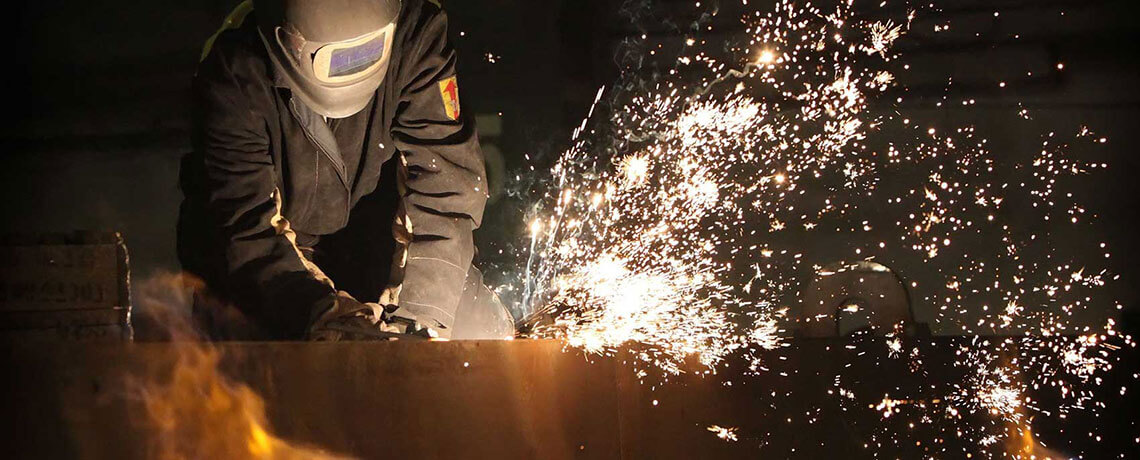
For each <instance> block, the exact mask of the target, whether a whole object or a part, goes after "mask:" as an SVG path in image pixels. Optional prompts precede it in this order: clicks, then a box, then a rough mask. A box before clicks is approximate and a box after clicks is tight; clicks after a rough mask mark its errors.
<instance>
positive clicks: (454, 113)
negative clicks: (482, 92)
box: [439, 75, 459, 120]
mask: <svg viewBox="0 0 1140 460" xmlns="http://www.w3.org/2000/svg"><path fill="white" fill-rule="evenodd" d="M439 96H440V98H441V99H442V100H443V111H444V113H446V114H447V118H450V119H452V120H458V119H459V84H458V83H456V82H455V76H454V75H452V76H450V77H447V78H444V79H443V80H440V82H439Z"/></svg>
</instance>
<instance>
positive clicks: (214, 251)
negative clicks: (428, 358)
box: [178, 0, 487, 339]
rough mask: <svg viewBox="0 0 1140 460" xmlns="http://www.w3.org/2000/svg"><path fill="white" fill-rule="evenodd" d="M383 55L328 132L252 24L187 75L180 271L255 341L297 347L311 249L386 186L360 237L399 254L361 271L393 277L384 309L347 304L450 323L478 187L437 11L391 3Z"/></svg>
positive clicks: (308, 300)
mask: <svg viewBox="0 0 1140 460" xmlns="http://www.w3.org/2000/svg"><path fill="white" fill-rule="evenodd" d="M251 14H256V11H254V12H253V13H251ZM391 52H392V55H391V61H390V63H389V66H390V67H389V69H388V73H387V76H386V77H385V80H384V82H383V84H382V85H381V86H380V88H379V89H378V90H377V92H376V95H375V98H374V99H373V100H372V102H371V103H370V104H369V105H368V106H367V107H366V108H365V109H364V110H362V111H361V112H359V113H357V114H355V115H352V116H350V117H348V118H343V119H328V120H326V119H324V118H323V117H322V116H320V115H319V114H317V113H315V112H313V111H312V110H310V109H309V108H307V107H306V106H305V105H304V103H302V102H301V101H300V100H299V98H296V97H293V95H292V94H291V92H290V90H289V88H288V85H287V84H286V83H285V82H284V80H283V79H281V78H280V77H279V76H277V75H275V74H274V71H273V68H272V66H271V65H270V63H269V60H268V57H267V55H266V50H265V46H264V45H263V42H262V41H261V40H260V39H259V37H258V34H257V29H256V21H255V20H254V19H253V18H246V19H245V20H244V21H243V23H242V25H241V26H240V27H237V28H235V29H233V30H227V31H224V32H222V33H220V34H219V35H218V36H217V37H216V39H215V40H214V41H213V45H212V48H211V50H210V51H209V53H208V54H207V55H206V57H205V58H204V60H203V62H202V63H201V64H200V66H199V69H198V73H197V75H196V76H195V79H194V85H193V88H194V102H195V117H194V118H195V119H194V128H193V136H194V139H193V141H194V150H193V152H192V153H190V154H188V155H187V156H186V157H185V158H184V159H183V166H182V174H181V186H182V190H183V194H184V197H185V199H184V201H183V203H182V209H181V212H180V218H179V224H178V250H179V258H180V260H181V261H182V264H183V267H184V269H185V270H187V271H189V272H191V273H194V274H196V275H198V276H200V277H202V278H203V279H204V280H205V281H206V283H207V285H208V286H209V287H210V288H211V290H212V291H213V292H214V293H215V294H217V295H221V296H223V297H224V298H226V299H227V300H229V301H232V302H234V303H236V304H237V305H238V306H239V307H240V308H241V309H242V310H243V311H244V312H245V313H247V314H248V316H250V317H251V318H253V319H254V320H255V322H256V323H257V324H259V325H260V326H262V329H263V330H264V332H266V333H267V336H268V337H270V338H282V339H288V338H298V337H300V336H301V335H302V334H303V333H304V329H305V326H306V324H307V322H308V321H309V320H310V318H311V317H312V314H313V312H312V309H313V308H314V305H318V304H320V303H321V302H322V301H323V300H322V299H328V298H329V297H330V296H334V295H335V293H336V291H337V289H338V287H337V286H336V284H335V282H334V280H335V278H336V277H335V276H334V277H332V278H331V279H330V277H329V276H327V275H326V273H325V271H324V270H322V268H323V267H321V263H320V259H319V257H317V258H315V257H314V251H313V248H319V247H320V242H321V239H322V238H324V237H326V236H328V235H333V234H335V233H337V232H338V231H341V230H342V229H344V228H345V227H346V226H347V225H348V223H349V220H350V216H352V215H353V214H354V212H355V209H356V208H357V205H358V203H360V202H361V201H362V200H365V201H367V200H369V199H371V198H370V196H374V195H376V194H379V193H380V191H381V190H384V189H386V188H387V189H390V190H393V195H392V200H393V201H396V202H397V203H396V204H397V205H398V206H396V211H395V212H394V213H393V216H394V220H391V221H389V222H388V223H387V224H388V227H389V228H386V229H379V228H377V229H375V230H376V232H375V236H374V238H388V239H391V238H393V237H394V238H395V239H396V240H397V242H398V243H399V244H398V245H397V246H396V247H397V249H396V250H395V251H394V252H390V253H389V254H391V258H392V259H393V260H384V261H372V262H373V263H378V264H382V265H388V264H391V266H392V267H393V268H394V269H393V270H392V272H391V274H390V277H391V279H390V280H384V281H388V285H389V289H388V290H387V291H385V294H384V295H385V296H386V297H388V298H387V299H376V298H368V299H359V300H360V301H364V302H375V301H377V300H386V301H397V302H398V303H399V305H400V307H401V308H406V309H408V310H410V311H412V312H414V313H415V314H416V315H417V317H419V319H420V321H421V322H426V324H427V325H429V326H448V325H450V324H451V322H452V321H453V320H454V314H455V309H456V306H457V303H458V301H459V297H460V294H461V292H462V290H463V282H464V277H465V275H466V273H467V271H468V267H469V266H470V264H471V259H472V256H473V252H474V247H473V242H472V230H474V229H475V228H476V227H478V225H479V222H480V219H481V217H482V213H483V206H484V203H485V202H486V189H487V188H486V185H485V182H486V180H485V171H484V165H483V156H482V152H481V151H480V149H479V142H478V139H477V137H476V134H475V129H474V124H473V122H472V121H471V120H470V119H469V117H468V114H467V113H465V112H462V111H461V110H460V106H459V99H458V86H457V81H456V79H455V59H456V57H455V51H454V49H453V48H452V46H451V44H450V43H449V41H448V39H447V19H446V16H445V15H444V13H443V12H442V11H441V10H440V8H439V7H437V6H435V5H433V4H431V3H428V2H426V1H423V0H405V1H404V2H403V5H402V8H401V11H400V15H399V19H398V20H397V25H396V32H395V36H394V40H393V43H392V49H391ZM389 160H392V161H389ZM382 165H392V166H393V168H392V169H393V170H394V171H395V173H394V174H392V175H391V176H392V177H385V176H384V175H382V169H383V170H387V169H388V168H387V167H384V168H382ZM382 177H383V178H382ZM386 181H396V182H397V183H396V184H391V183H390V182H386ZM393 226H394V227H395V230H394V231H393V230H392V227H393ZM358 233H359V232H358ZM365 233H368V232H367V231H366V232H365ZM368 237H369V235H367V234H366V235H365V238H368ZM360 269H361V270H364V269H365V267H363V266H361V267H360ZM341 270H342V271H343V270H344V268H343V267H342V268H341ZM349 270H351V267H349ZM397 294H398V295H397Z"/></svg>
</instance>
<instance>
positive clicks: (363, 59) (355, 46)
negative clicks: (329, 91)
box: [313, 24, 394, 83]
mask: <svg viewBox="0 0 1140 460" xmlns="http://www.w3.org/2000/svg"><path fill="white" fill-rule="evenodd" d="M392 29H394V27H393V25H392V24H390V25H389V26H388V27H385V28H383V29H380V30H378V31H376V32H373V33H370V34H367V35H364V36H362V37H359V38H356V39H353V40H348V41H344V42H338V43H329V44H326V45H324V46H322V47H320V48H318V49H317V51H316V52H315V53H313V73H314V74H316V77H317V79H318V80H320V81H322V82H325V83H345V82H350V81H353V80H356V79H357V78H359V77H362V76H365V75H369V74H371V73H372V72H374V71H375V70H376V69H377V68H379V67H380V66H381V65H382V64H383V63H384V62H385V57H386V56H385V55H386V54H387V53H388V51H389V48H390V47H391V37H392V34H391V32H392Z"/></svg>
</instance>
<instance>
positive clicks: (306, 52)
mask: <svg viewBox="0 0 1140 460" xmlns="http://www.w3.org/2000/svg"><path fill="white" fill-rule="evenodd" d="M320 3H321V2H311V1H308V0H298V1H297V2H293V1H288V0H286V1H285V2H283V3H278V4H274V5H273V6H279V7H281V9H280V10H277V11H278V12H279V13H280V15H279V16H277V18H278V20H274V21H271V22H270V23H269V24H267V23H262V26H261V28H260V30H261V34H262V39H263V41H264V42H265V45H266V47H267V48H268V51H269V57H270V60H271V61H272V62H273V65H274V68H275V70H276V72H277V73H278V75H279V76H281V77H283V78H284V79H285V80H286V81H287V82H288V83H289V86H290V89H291V90H292V91H293V93H294V95H296V96H298V97H299V98H300V99H301V101H302V102H304V103H305V105H307V106H309V108H311V109H313V110H314V111H316V112H317V113H320V114H321V115H324V116H326V117H330V118H344V117H348V116H351V115H353V114H355V113H357V112H359V111H360V110H361V109H363V108H364V107H365V106H367V105H368V102H369V101H370V100H371V99H372V98H373V97H374V95H375V92H376V90H377V88H379V87H380V84H381V83H382V82H383V80H384V75H385V74H386V73H387V70H388V61H389V58H390V57H391V56H390V55H391V49H392V40H393V37H394V36H395V31H396V13H397V12H398V11H399V2H398V1H395V0H339V1H338V0H333V2H332V3H339V5H332V4H328V3H325V4H324V6H325V7H323V8H317V7H316V5H318V4H320ZM333 6H339V8H333ZM259 20H262V18H260V17H259ZM278 21H280V22H278ZM270 24H273V25H272V28H267V26H269V25H270ZM267 32H268V33H267Z"/></svg>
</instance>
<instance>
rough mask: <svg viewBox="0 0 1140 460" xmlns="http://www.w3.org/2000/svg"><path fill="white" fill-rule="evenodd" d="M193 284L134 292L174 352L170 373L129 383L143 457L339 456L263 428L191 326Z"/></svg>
mask: <svg viewBox="0 0 1140 460" xmlns="http://www.w3.org/2000/svg"><path fill="white" fill-rule="evenodd" d="M200 286H201V285H200V283H196V282H193V280H188V279H187V278H186V277H185V276H182V275H176V276H170V275H167V276H160V277H156V278H155V279H153V280H151V281H148V282H146V283H144V284H143V286H141V288H140V289H139V292H140V293H141V295H140V296H139V301H140V302H139V303H140V306H141V307H144V308H142V309H141V310H144V311H146V314H148V315H149V316H151V318H152V319H153V320H154V321H156V322H158V323H159V324H162V325H163V326H164V327H167V328H168V329H169V331H168V332H169V336H170V338H171V340H172V341H171V346H172V347H174V350H175V352H176V354H177V359H176V361H175V362H174V363H173V368H172V369H171V370H170V372H169V374H166V375H164V376H162V377H152V378H147V379H143V380H140V381H136V382H134V383H135V386H136V387H137V389H138V391H139V393H140V394H141V395H142V405H141V407H142V409H143V411H144V412H145V413H144V414H141V415H142V417H141V418H142V419H144V422H145V423H146V428H147V430H146V431H147V432H148V434H149V438H148V439H147V440H146V442H147V447H148V455H147V457H150V458H156V459H162V460H183V459H205V458H219V459H220V458H225V459H330V458H345V457H341V456H335V455H331V454H328V453H326V452H323V451H321V450H319V449H315V448H311V447H303V446H297V445H294V444H291V443H289V442H287V441H285V440H283V439H281V438H279V437H277V436H274V435H273V434H272V433H271V432H270V431H269V429H268V428H267V427H268V423H267V418H266V415H265V403H264V401H263V400H262V399H261V397H260V396H258V394H257V393H256V392H255V391H254V390H253V389H251V388H250V387H249V386H247V385H245V384H243V383H240V382H236V381H234V380H232V379H230V378H228V377H227V376H226V375H225V374H223V372H222V371H221V370H220V368H219V366H218V365H219V362H220V360H221V353H220V352H219V351H218V350H217V349H216V348H214V347H212V346H210V345H209V344H208V343H206V342H203V341H202V340H201V339H200V336H199V335H198V334H196V333H195V332H194V329H193V327H191V325H190V320H189V314H187V312H188V311H189V307H188V305H189V304H190V302H189V299H191V298H192V297H193V291H194V290H195V289H197V288H200ZM152 375H153V374H152Z"/></svg>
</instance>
